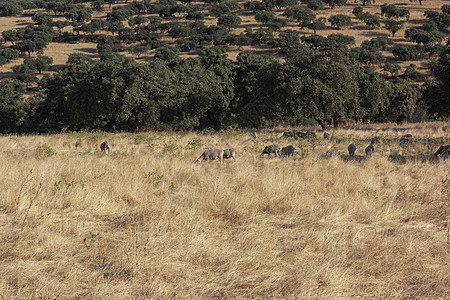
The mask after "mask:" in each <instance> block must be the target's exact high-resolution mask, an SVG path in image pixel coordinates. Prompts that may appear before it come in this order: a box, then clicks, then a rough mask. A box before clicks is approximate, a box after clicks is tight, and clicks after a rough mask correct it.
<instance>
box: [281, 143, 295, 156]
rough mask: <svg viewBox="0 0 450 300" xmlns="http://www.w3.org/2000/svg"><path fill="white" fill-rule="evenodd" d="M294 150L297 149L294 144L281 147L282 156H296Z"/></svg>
mask: <svg viewBox="0 0 450 300" xmlns="http://www.w3.org/2000/svg"><path fill="white" fill-rule="evenodd" d="M294 151H295V148H294V146H292V145H289V146H286V147H283V148H282V149H281V157H285V156H287V157H289V156H294Z"/></svg>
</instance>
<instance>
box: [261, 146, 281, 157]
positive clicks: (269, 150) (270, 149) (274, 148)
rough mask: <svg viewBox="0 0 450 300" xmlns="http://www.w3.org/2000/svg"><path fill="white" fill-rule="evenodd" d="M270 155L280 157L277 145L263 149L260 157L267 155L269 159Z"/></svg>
mask: <svg viewBox="0 0 450 300" xmlns="http://www.w3.org/2000/svg"><path fill="white" fill-rule="evenodd" d="M272 153H275V155H276V156H279V155H280V147H278V145H270V146H267V147H266V148H264V150H263V151H262V153H261V157H262V156H264V154H267V155H269V157H270V154H272Z"/></svg>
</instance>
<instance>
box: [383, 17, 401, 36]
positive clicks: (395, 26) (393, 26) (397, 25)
mask: <svg viewBox="0 0 450 300" xmlns="http://www.w3.org/2000/svg"><path fill="white" fill-rule="evenodd" d="M384 27H385V28H386V29H387V30H389V31H390V32H391V33H392V37H394V36H395V33H396V32H397V31H399V30H400V29H402V27H403V22H400V21H395V20H387V21H385V22H384Z"/></svg>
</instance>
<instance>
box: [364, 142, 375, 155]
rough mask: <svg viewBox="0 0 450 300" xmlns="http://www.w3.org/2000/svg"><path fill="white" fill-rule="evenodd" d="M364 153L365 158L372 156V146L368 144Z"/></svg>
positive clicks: (373, 150)
mask: <svg viewBox="0 0 450 300" xmlns="http://www.w3.org/2000/svg"><path fill="white" fill-rule="evenodd" d="M365 151H366V156H372V154H373V153H374V152H375V148H374V147H373V145H372V144H370V145H369V146H367V147H366V149H365Z"/></svg>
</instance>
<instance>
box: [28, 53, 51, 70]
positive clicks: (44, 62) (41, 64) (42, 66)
mask: <svg viewBox="0 0 450 300" xmlns="http://www.w3.org/2000/svg"><path fill="white" fill-rule="evenodd" d="M23 63H24V65H26V66H27V67H28V69H29V70H31V71H38V73H39V74H41V73H42V71H47V70H48V68H49V67H50V66H51V65H52V64H53V58H51V57H48V56H44V55H38V57H37V58H31V57H27V58H25V60H24V62H23Z"/></svg>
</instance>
